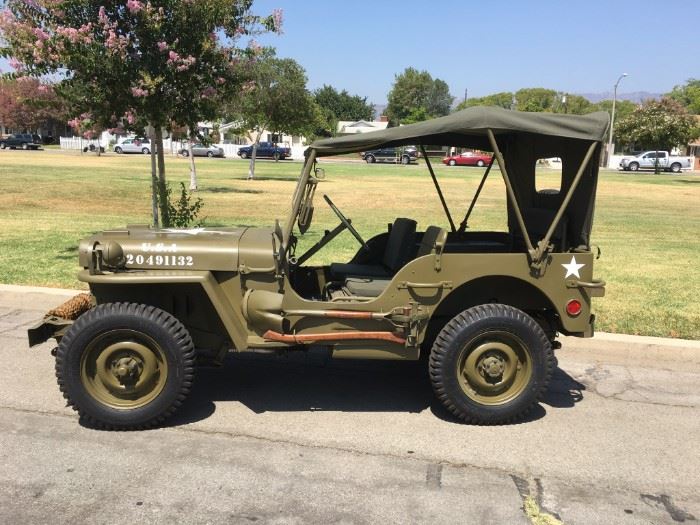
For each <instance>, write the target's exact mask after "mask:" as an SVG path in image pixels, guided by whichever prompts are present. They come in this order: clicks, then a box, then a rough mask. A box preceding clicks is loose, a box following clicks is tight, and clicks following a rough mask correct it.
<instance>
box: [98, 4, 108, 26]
mask: <svg viewBox="0 0 700 525" xmlns="http://www.w3.org/2000/svg"><path fill="white" fill-rule="evenodd" d="M97 18H98V19H99V21H100V24H103V25H107V24H109V18H107V13H106V12H105V6H103V5H101V6H100V10H99V12H98V13H97Z"/></svg>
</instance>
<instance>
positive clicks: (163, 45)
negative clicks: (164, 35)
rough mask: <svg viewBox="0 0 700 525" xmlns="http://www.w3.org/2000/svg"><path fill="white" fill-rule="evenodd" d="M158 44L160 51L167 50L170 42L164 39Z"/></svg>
mask: <svg viewBox="0 0 700 525" xmlns="http://www.w3.org/2000/svg"><path fill="white" fill-rule="evenodd" d="M157 46H158V50H159V51H165V50H166V49H168V44H167V42H165V41H163V40H161V41H160V42H158V44H157Z"/></svg>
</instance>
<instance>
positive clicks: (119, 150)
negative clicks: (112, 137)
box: [114, 148, 122, 155]
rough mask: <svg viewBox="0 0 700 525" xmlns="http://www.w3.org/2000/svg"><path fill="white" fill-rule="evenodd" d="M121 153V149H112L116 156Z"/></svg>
mask: <svg viewBox="0 0 700 525" xmlns="http://www.w3.org/2000/svg"><path fill="white" fill-rule="evenodd" d="M121 152H122V149H121V148H114V153H116V154H117V155H119V154H121Z"/></svg>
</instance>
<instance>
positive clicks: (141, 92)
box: [131, 87, 148, 97]
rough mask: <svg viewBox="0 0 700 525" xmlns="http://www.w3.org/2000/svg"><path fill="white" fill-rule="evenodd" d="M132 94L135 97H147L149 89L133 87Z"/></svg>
mask: <svg viewBox="0 0 700 525" xmlns="http://www.w3.org/2000/svg"><path fill="white" fill-rule="evenodd" d="M131 94H132V95H134V96H135V97H147V96H148V90H147V89H143V88H140V87H132V88H131Z"/></svg>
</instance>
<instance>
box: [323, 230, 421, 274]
mask: <svg viewBox="0 0 700 525" xmlns="http://www.w3.org/2000/svg"><path fill="white" fill-rule="evenodd" d="M416 226H417V223H416V221H414V220H413V219H405V218H398V219H396V220H395V221H394V224H393V225H392V226H391V230H390V232H389V238H388V239H387V242H386V247H385V248H384V256H383V257H382V263H381V264H359V263H345V264H343V263H333V264H331V267H330V271H331V276H332V278H333V279H334V280H338V281H344V280H345V279H347V278H348V277H391V276H392V275H394V274H395V273H396V272H397V271H399V270H400V269H401V268H402V267H403V266H404V264H406V263H407V262H408V261H409V259H410V258H411V256H412V255H413V253H412V252H413V250H414V249H415V244H416Z"/></svg>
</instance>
